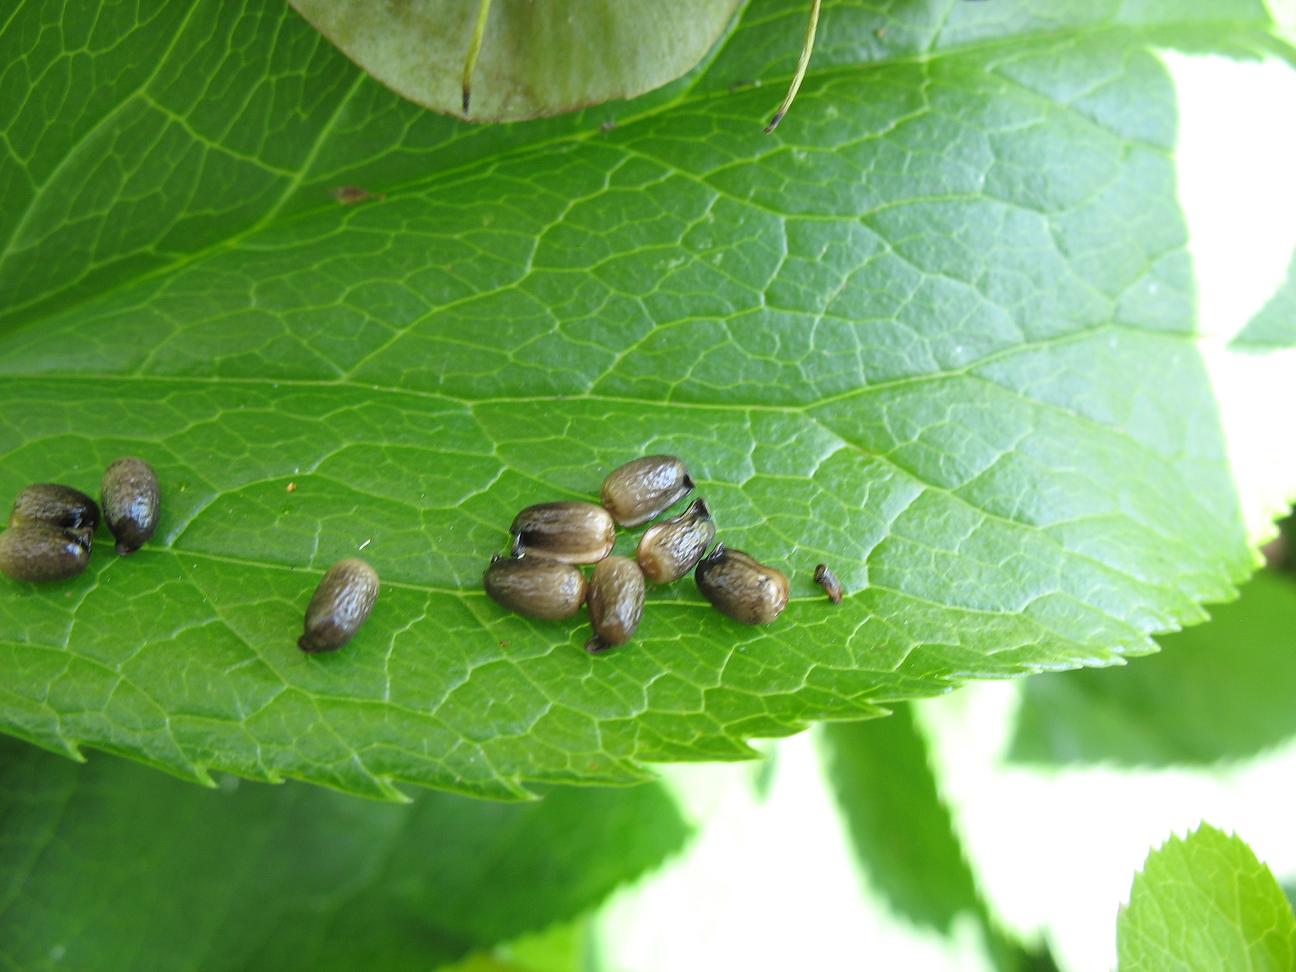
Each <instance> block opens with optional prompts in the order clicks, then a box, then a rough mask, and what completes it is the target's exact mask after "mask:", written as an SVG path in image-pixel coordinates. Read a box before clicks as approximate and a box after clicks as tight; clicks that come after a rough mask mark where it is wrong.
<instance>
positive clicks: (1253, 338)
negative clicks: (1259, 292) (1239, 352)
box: [1236, 253, 1296, 350]
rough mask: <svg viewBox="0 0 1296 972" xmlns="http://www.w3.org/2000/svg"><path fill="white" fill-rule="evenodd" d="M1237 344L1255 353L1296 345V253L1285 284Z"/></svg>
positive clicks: (1252, 321) (1243, 332)
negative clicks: (1255, 351) (1256, 351)
mask: <svg viewBox="0 0 1296 972" xmlns="http://www.w3.org/2000/svg"><path fill="white" fill-rule="evenodd" d="M1236 344H1237V345H1238V346H1239V347H1242V348H1249V349H1254V350H1264V349H1266V348H1290V347H1291V346H1292V345H1296V253H1293V254H1292V260H1291V264H1290V266H1288V268H1287V279H1286V282H1285V283H1284V284H1283V286H1282V288H1281V289H1280V290H1279V291H1278V293H1276V294H1274V295H1273V297H1272V298H1271V299H1270V301H1269V302H1268V303H1267V304H1265V306H1264V308H1263V309H1262V310H1261V311H1260V313H1259V314H1257V315H1256V316H1255V317H1254V318H1253V319H1252V320H1251V322H1250V323H1249V324H1248V325H1247V326H1246V329H1245V330H1243V331H1242V333H1241V334H1239V335H1238V336H1237V341H1236Z"/></svg>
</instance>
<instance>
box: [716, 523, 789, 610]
mask: <svg viewBox="0 0 1296 972" xmlns="http://www.w3.org/2000/svg"><path fill="white" fill-rule="evenodd" d="M693 576H694V578H696V580H697V586H698V590H700V591H701V592H702V596H703V597H705V598H706V599H707V600H708V601H710V602H711V603H712V604H713V605H714V606H715V607H716V609H717V610H719V611H720V612H721V613H722V614H727V615H729V617H731V618H733V619H734V620H735V621H741V622H742V623H743V624H769V623H770V622H771V621H773V620H774V619H775V618H777V617H778V616H779V615H780V614H781V613H782V612H783V609H784V608H785V607H787V602H788V580H787V578H786V577H785V576H783V572H782V571H779V570H776V569H774V568H773V567H767V566H766V565H765V564H762V563H760V562H759V561H758V560H755V559H754V558H753V557H751V556H750V555H748V554H745V553H743V552H742V551H741V550H730V549H728V548H727V547H725V545H724V544H723V543H717V544H716V547H715V549H714V550H712V551H711V552H710V553H709V554H707V555H706V556H705V557H703V558H702V560H701V561H700V562H699V563H698V565H697V570H696V571H695V572H694V574H693Z"/></svg>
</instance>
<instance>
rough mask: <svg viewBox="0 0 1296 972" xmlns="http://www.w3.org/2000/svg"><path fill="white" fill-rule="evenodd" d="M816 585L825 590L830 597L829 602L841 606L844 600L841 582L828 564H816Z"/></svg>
mask: <svg viewBox="0 0 1296 972" xmlns="http://www.w3.org/2000/svg"><path fill="white" fill-rule="evenodd" d="M814 579H815V583H816V584H818V585H819V586H820V587H822V588H823V589H824V593H825V594H827V595H828V600H830V601H832V602H833V603H834V604H840V603H841V599H842V586H841V581H839V580H838V579H837V575H836V574H834V573H833V572H832V569H831V568H830V567H829V566H828V565H827V564H815V572H814Z"/></svg>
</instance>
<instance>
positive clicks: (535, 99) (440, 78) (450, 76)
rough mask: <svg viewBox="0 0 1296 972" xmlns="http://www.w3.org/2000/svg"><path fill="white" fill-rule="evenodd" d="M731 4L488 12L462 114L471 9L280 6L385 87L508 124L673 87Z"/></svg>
mask: <svg viewBox="0 0 1296 972" xmlns="http://www.w3.org/2000/svg"><path fill="white" fill-rule="evenodd" d="M738 4H739V0H639V2H637V3H633V4H627V3H620V2H617V0H581V2H580V3H576V4H573V3H570V2H568V3H557V4H545V5H542V6H539V7H536V6H534V5H532V4H529V3H528V4H522V3H511V2H508V0H501V2H500V3H496V4H492V5H490V10H489V15H488V17H487V20H486V26H485V32H484V35H483V37H482V42H481V47H480V53H479V55H478V58H477V60H476V63H475V69H474V71H473V75H472V104H471V109H470V110H468V111H465V110H464V108H463V102H462V100H461V98H462V97H463V79H464V62H465V60H466V59H467V57H468V52H469V49H470V46H471V39H472V37H473V34H474V30H475V28H476V25H477V19H478V5H477V4H476V3H467V2H463V0H425V2H423V3H419V4H372V3H366V2H363V0H292V5H293V6H294V7H295V8H297V10H298V11H299V12H300V13H301V14H302V16H303V17H305V18H306V19H307V20H309V21H310V22H311V23H312V24H314V25H315V26H316V27H317V28H319V30H320V31H321V32H322V33H323V34H324V36H325V37H328V38H329V39H330V40H331V41H333V43H335V44H337V46H338V47H340V48H341V49H342V50H343V51H345V52H346V54H347V56H349V57H350V58H352V59H353V60H354V61H355V62H356V63H357V64H359V65H360V66H361V67H362V68H364V69H365V70H366V71H368V72H369V73H370V74H372V75H373V76H374V77H375V78H377V79H378V80H379V81H382V82H383V83H384V84H386V85H387V86H388V87H390V88H391V89H392V90H394V91H396V92H398V93H400V94H402V95H404V96H405V97H406V98H410V99H412V100H413V101H416V102H418V103H419V104H421V105H426V106H427V107H428V108H433V109H435V110H437V111H441V112H446V113H448V114H453V115H458V114H460V113H461V112H463V113H465V114H467V115H468V116H469V117H471V118H472V119H473V120H474V121H513V120H517V119H520V118H535V117H536V116H538V115H552V114H555V113H557V112H562V111H571V110H573V109H575V108H582V107H584V106H586V105H591V104H598V103H599V102H602V101H607V100H609V99H611V98H628V97H631V96H633V95H637V94H642V93H643V92H645V91H650V90H651V89H653V88H656V87H659V86H660V85H663V84H665V83H666V82H668V81H673V80H674V79H675V78H678V77H679V76H680V75H682V74H684V73H685V72H686V71H688V70H689V69H690V68H692V67H693V66H694V65H695V64H697V63H698V61H700V60H701V59H702V56H703V55H704V54H706V52H707V51H708V50H710V48H711V46H712V45H713V44H714V43H715V42H716V40H717V39H718V38H719V37H720V35H721V34H722V33H724V30H725V27H726V26H727V25H728V23H729V21H730V19H731V18H732V17H733V13H734V11H735V10H736V9H737V8H738Z"/></svg>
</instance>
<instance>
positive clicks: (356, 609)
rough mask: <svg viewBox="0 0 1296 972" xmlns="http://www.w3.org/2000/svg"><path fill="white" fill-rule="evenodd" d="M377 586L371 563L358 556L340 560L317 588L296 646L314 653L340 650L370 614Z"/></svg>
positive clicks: (375, 597)
mask: <svg viewBox="0 0 1296 972" xmlns="http://www.w3.org/2000/svg"><path fill="white" fill-rule="evenodd" d="M378 588H379V583H378V573H377V571H375V570H374V569H373V568H372V567H370V566H369V564H368V563H366V562H365V561H363V560H361V559H360V558H359V557H348V558H347V559H346V560H339V561H338V562H337V563H336V564H334V565H333V566H332V567H330V568H329V569H328V570H327V571H326V572H325V573H324V577H323V579H321V580H320V582H319V587H317V588H315V594H314V596H313V597H311V601H310V606H309V607H307V608H306V626H305V631H304V632H303V633H302V636H301V637H300V638H299V639H297V647H299V648H300V649H301V650H302V651H305V652H310V653H311V654H315V653H317V652H322V651H337V650H338V649H339V648H341V647H342V646H343V645H345V644H346V643H347V642H348V641H350V640H351V639H352V638H353V637H354V636H355V633H356V632H357V631H359V630H360V625H362V624H364V623H365V619H366V618H368V617H369V612H370V611H372V610H373V606H374V601H375V600H377V599H378Z"/></svg>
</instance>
